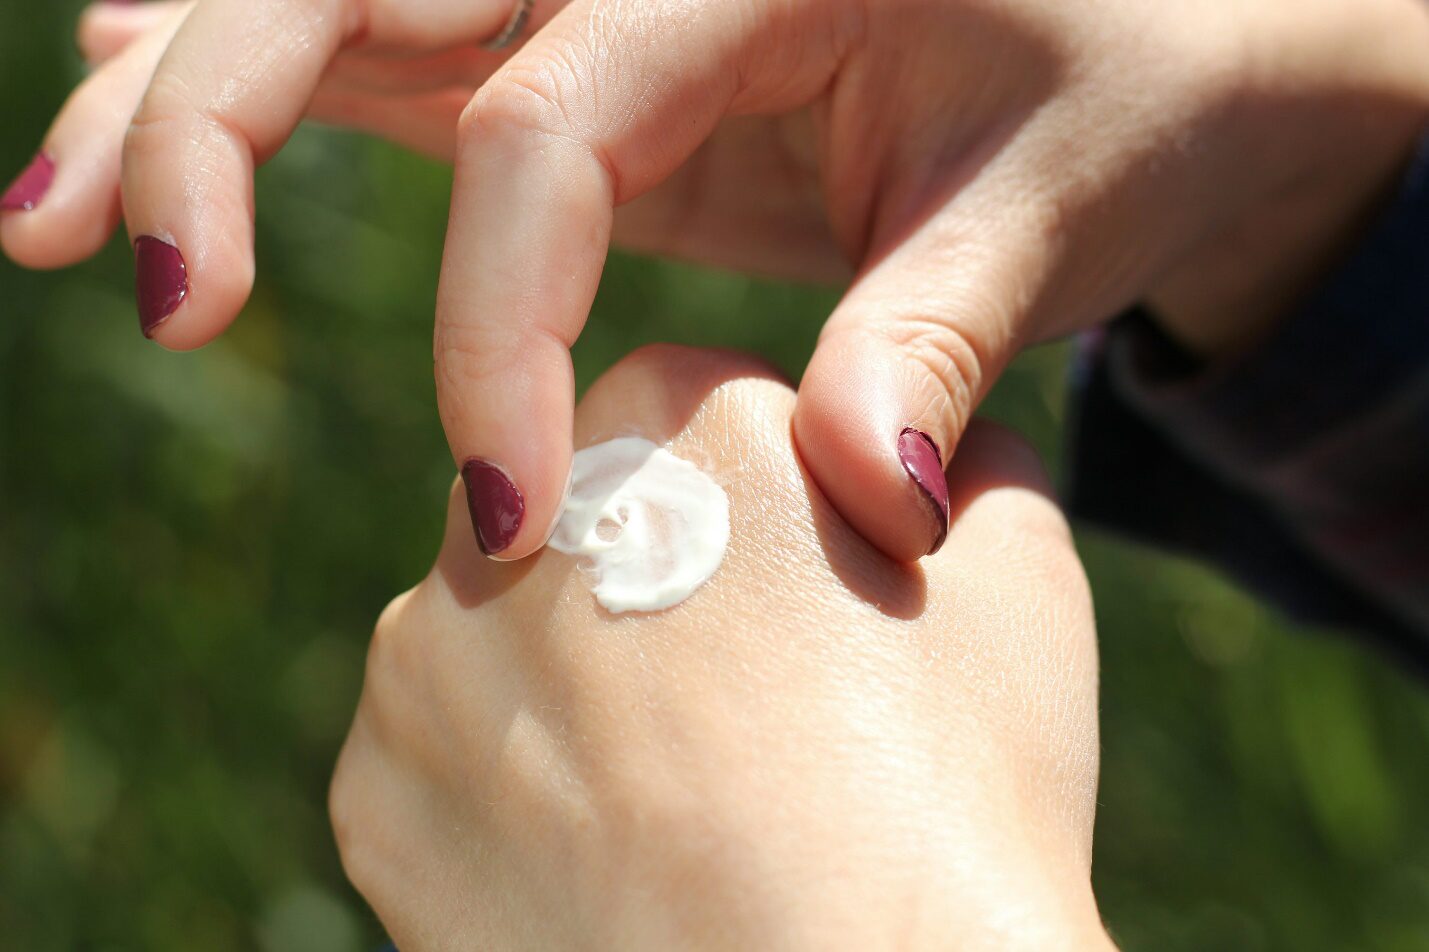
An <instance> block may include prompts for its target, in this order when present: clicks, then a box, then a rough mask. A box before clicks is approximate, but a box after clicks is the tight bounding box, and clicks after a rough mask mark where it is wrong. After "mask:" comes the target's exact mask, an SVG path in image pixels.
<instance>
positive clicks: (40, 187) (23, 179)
mask: <svg viewBox="0 0 1429 952" xmlns="http://www.w3.org/2000/svg"><path fill="white" fill-rule="evenodd" d="M54 180H55V163H54V160H52V159H51V158H50V157H49V156H48V155H45V154H44V153H43V152H41V153H40V154H39V155H37V156H35V157H34V158H33V159H32V160H31V161H30V164H29V165H28V166H26V167H25V171H23V172H21V173H20V177H19V178H17V179H15V181H14V182H13V183H12V184H11V185H10V187H9V188H7V189H6V190H5V194H4V195H3V196H0V209H4V210H5V211H7V212H28V211H34V208H35V206H36V205H38V204H40V199H42V198H44V197H45V193H46V192H48V191H49V190H50V183H51V182H53V181H54Z"/></svg>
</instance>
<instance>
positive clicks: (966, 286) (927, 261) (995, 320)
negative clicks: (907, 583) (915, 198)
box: [794, 203, 1052, 562]
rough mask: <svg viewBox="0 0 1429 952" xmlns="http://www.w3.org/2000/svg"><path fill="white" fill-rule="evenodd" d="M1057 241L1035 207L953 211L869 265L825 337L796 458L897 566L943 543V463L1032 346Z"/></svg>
mask: <svg viewBox="0 0 1429 952" xmlns="http://www.w3.org/2000/svg"><path fill="white" fill-rule="evenodd" d="M954 204H955V205H956V204H957V203H954ZM972 221H976V225H975V227H974V226H970V222H972ZM1048 234H1049V231H1048V229H1047V228H1046V227H1045V224H1044V225H1039V224H1038V216H1037V215H1036V214H1035V213H1033V212H1031V211H1030V210H1028V211H1025V212H1019V211H1018V210H1017V209H1011V210H1009V209H1008V208H1006V207H1003V208H1000V209H999V210H998V213H997V215H996V216H990V215H989V216H983V215H975V216H969V215H967V214H966V213H963V212H957V211H955V210H954V209H953V208H952V207H950V208H948V209H945V210H944V211H942V212H940V213H939V214H937V215H935V216H934V217H933V218H931V219H929V220H927V221H925V222H924V223H923V224H922V225H921V226H919V227H918V228H917V229H916V230H915V231H914V232H913V234H912V235H911V236H910V237H908V238H907V240H905V241H903V242H902V243H900V244H898V245H897V246H896V247H894V248H893V250H892V251H890V252H888V253H886V254H885V255H884V256H883V257H882V258H881V259H879V260H877V261H876V262H874V263H872V264H871V265H869V266H867V267H866V268H865V269H864V271H863V273H862V274H861V275H860V277H859V279H858V281H857V282H856V283H855V284H854V286H853V287H852V288H851V290H850V291H849V293H848V294H847V296H846V297H845V298H844V300H843V301H842V302H841V303H840V304H839V306H838V308H837V309H836V310H835V311H834V313H833V315H832V316H831V317H830V319H829V322H828V324H827V325H825V327H824V330H823V333H822V334H821V335H820V338H819V345H818V347H817V349H816V350H815V352H814V356H813V359H812V360H811V361H810V363H809V367H808V369H807V371H806V372H805V375H804V379H803V381H802V382H801V384H800V386H799V399H798V405H797V408H796V410H795V414H794V435H795V439H796V441H797V443H798V447H799V453H800V456H801V457H802V458H803V461H804V465H805V466H806V467H808V469H809V472H810V474H811V475H812V476H813V478H814V481H815V482H816V483H817V484H818V486H819V488H820V490H821V491H822V492H823V493H824V495H826V496H827V497H828V498H829V500H830V501H831V502H832V503H833V505H834V507H835V508H836V509H838V511H839V513H840V514H841V515H842V516H843V517H844V519H845V520H847V521H848V523H849V524H850V525H852V526H853V527H854V529H855V530H857V531H858V532H859V533H860V534H861V535H863V537H864V538H866V539H868V540H869V541H870V542H872V543H873V544H874V545H875V546H877V547H878V548H879V549H881V550H882V551H883V552H884V553H885V554H887V555H888V556H890V557H892V558H895V559H898V560H900V561H907V562H911V561H914V560H916V559H919V558H921V557H922V556H924V555H928V554H931V553H933V552H936V551H937V550H938V549H939V548H940V547H941V546H942V544H943V540H944V538H945V537H946V535H947V531H948V523H949V517H950V512H949V504H948V487H947V482H946V480H945V478H944V468H945V466H946V465H947V464H948V462H949V460H950V459H951V457H952V454H953V452H954V450H955V449H956V447H957V444H958V440H959V438H960V437H961V436H962V434H963V432H964V430H965V429H966V428H967V426H968V423H969V421H970V419H971V417H972V414H973V411H974V409H975V408H976V407H977V405H978V403H979V402H980V401H981V400H982V397H983V396H984V394H985V393H986V392H987V391H988V389H990V387H991V386H992V384H993V383H994V382H995V381H996V379H997V377H998V376H999V375H1000V374H1001V372H1002V370H1003V368H1004V367H1005V366H1006V365H1007V363H1008V361H1009V360H1010V359H1011V358H1012V356H1013V355H1014V354H1015V352H1016V349H1017V347H1018V346H1019V345H1020V343H1021V341H1022V339H1023V333H1022V330H1023V327H1024V326H1025V324H1026V316H1027V314H1028V313H1029V311H1030V308H1031V303H1032V301H1033V300H1034V299H1035V298H1036V296H1037V294H1038V292H1039V290H1040V289H1041V288H1042V287H1044V286H1045V275H1046V274H1047V266H1048V262H1049V261H1050V259H1051V257H1052V255H1051V253H1050V252H1051V249H1050V247H1049V239H1048Z"/></svg>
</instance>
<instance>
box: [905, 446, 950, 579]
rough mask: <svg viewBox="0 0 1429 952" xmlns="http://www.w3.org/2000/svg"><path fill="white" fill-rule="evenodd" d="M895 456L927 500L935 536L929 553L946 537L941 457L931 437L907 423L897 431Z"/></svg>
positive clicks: (936, 548)
mask: <svg viewBox="0 0 1429 952" xmlns="http://www.w3.org/2000/svg"><path fill="white" fill-rule="evenodd" d="M898 458H899V459H900V460H902V461H903V468H904V469H905V470H907V471H908V475H909V476H912V477H913V482H915V483H917V484H918V490H919V491H920V492H921V493H922V494H923V498H924V499H926V500H928V505H929V506H930V507H931V508H930V514H931V515H932V517H933V520H934V521H935V522H936V523H937V528H936V537H935V538H934V539H933V545H932V547H931V548H930V549H928V554H929V555H932V554H933V553H934V552H937V551H938V550H939V549H941V548H942V547H943V542H944V541H945V540H946V539H947V538H948V478H947V477H946V476H945V475H944V474H943V456H942V454H941V453H939V452H938V444H936V443H934V442H933V440H932V437H930V436H928V434H926V433H924V432H922V431H921V430H915V429H913V428H912V427H911V426H910V427H905V428H904V429H903V432H902V433H900V434H898Z"/></svg>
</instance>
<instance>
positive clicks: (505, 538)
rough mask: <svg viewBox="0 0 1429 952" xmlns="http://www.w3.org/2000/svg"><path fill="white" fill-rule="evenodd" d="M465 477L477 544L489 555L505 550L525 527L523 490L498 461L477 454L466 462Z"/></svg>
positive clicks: (462, 470)
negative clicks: (481, 457)
mask: <svg viewBox="0 0 1429 952" xmlns="http://www.w3.org/2000/svg"><path fill="white" fill-rule="evenodd" d="M461 479H462V482H463V483H465V484H466V505H467V508H468V509H469V510H471V527H472V529H473V530H474V531H475V532H476V543H477V545H479V546H481V551H482V552H484V553H486V554H487V555H497V554H498V553H500V552H504V551H505V550H506V549H507V548H508V547H509V546H510V545H511V543H512V542H513V541H515V539H516V533H517V532H519V531H521V520H522V518H523V517H524V516H525V515H526V500H525V499H524V498H522V496H521V490H519V489H517V488H516V484H515V483H513V482H511V480H510V479H508V478H507V476H506V474H505V473H504V472H502V471H501V469H500V468H498V467H497V466H496V464H494V463H491V462H488V461H487V460H484V459H479V458H475V457H473V458H472V459H469V460H467V461H466V463H465V464H463V465H462V468H461Z"/></svg>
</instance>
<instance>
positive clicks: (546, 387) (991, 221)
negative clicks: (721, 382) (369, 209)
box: [0, 0, 1429, 560]
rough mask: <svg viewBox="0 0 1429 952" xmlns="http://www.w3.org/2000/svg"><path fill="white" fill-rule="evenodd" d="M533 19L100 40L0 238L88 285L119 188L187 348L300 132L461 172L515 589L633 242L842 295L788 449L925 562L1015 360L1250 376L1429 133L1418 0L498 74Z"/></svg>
mask: <svg viewBox="0 0 1429 952" xmlns="http://www.w3.org/2000/svg"><path fill="white" fill-rule="evenodd" d="M509 12H510V5H509V0H460V2H457V0H424V2H420V3H413V2H410V0H364V2H358V0H304V2H301V3H299V2H295V0H258V2H254V0H202V2H201V3H200V4H198V5H197V6H196V7H188V6H183V5H168V4H157V5H154V8H153V9H148V8H145V7H143V6H140V7H115V6H113V5H110V4H101V5H99V6H98V7H96V8H92V9H91V10H90V11H89V12H88V13H87V14H86V17H85V20H84V23H83V24H82V28H81V40H82V43H83V45H84V46H85V48H86V49H87V51H88V52H89V55H90V56H91V57H92V58H94V59H96V60H101V59H104V58H105V57H112V59H110V60H109V62H108V63H107V64H106V66H105V67H104V68H103V69H102V70H100V71H99V72H98V73H97V74H96V75H95V76H94V77H93V78H92V79H91V80H90V81H89V82H87V83H86V84H85V86H84V87H82V88H81V89H80V90H79V91H78V92H77V93H76V95H75V97H74V98H73V99H72V100H71V102H70V103H69V104H68V105H67V106H66V108H65V110H64V112H63V113H62V115H61V117H60V118H59V120H58V121H57V123H56V125H55V126H54V128H53V129H52V130H51V132H50V135H49V136H48V138H47V140H46V142H45V143H44V148H45V151H46V152H47V153H48V154H50V155H51V156H53V157H54V158H55V160H56V163H57V172H56V180H55V182H54V185H53V187H52V189H51V192H50V193H49V194H48V195H47V196H46V198H45V200H44V202H42V203H41V204H40V206H39V207H37V208H36V209H34V210H32V211H28V212H24V213H12V214H6V215H5V216H4V220H3V221H0V241H3V244H4V247H5V249H6V251H7V252H8V253H9V254H10V255H12V256H13V257H14V258H15V259H16V260H17V261H20V262H22V263H26V264H31V265H34V266H37V267H48V266H57V265H61V264H66V263H69V262H71V261H74V260H78V259H79V258H81V257H84V256H85V255H87V254H89V253H91V252H92V251H94V250H95V249H96V248H97V247H98V245H99V244H100V242H102V240H103V238H104V236H105V235H106V234H107V233H108V232H109V231H110V230H111V229H112V228H113V227H114V224H115V222H116V221H117V218H118V209H119V207H120V205H119V198H120V194H121V191H122V196H123V207H124V208H125V209H126V212H127V216H128V218H127V224H128V228H129V231H130V235H131V238H132V237H139V236H141V235H153V236H155V237H157V238H159V239H161V240H163V241H170V242H174V243H176V244H177V246H178V247H179V248H180V249H181V251H182V254H183V256H184V258H185V260H186V261H187V263H188V267H189V270H188V277H189V280H190V293H189V295H188V297H187V298H186V299H185V300H184V302H183V304H182V305H181V306H180V307H179V308H178V310H177V311H176V312H175V313H174V314H173V315H171V316H170V317H169V318H168V319H167V320H166V321H165V322H164V323H163V325H162V326H160V327H158V328H157V330H156V333H155V338H156V340H157V341H158V342H159V343H161V344H163V345H164V346H167V347H174V348H188V347H195V346H198V345H200V344H202V343H204V342H205V341H207V340H209V339H210V338H212V337H213V336H215V335H216V334H218V333H220V332H221V331H222V329H223V328H224V327H225V326H226V325H227V324H228V323H229V322H230V321H231V320H232V319H233V317H234V316H235V315H236V314H237V313H238V311H239V309H240V308H241V306H242V304H243V302H244V300H245V299H246V298H247V295H248V292H249V289H250V287H251V284H252V281H253V257H252V250H251V247H250V245H251V241H252V215H253V208H252V171H253V167H254V165H255V164H256V163H257V162H261V161H262V160H264V159H265V158H267V157H268V156H269V155H271V154H272V153H273V152H274V151H276V150H277V149H278V148H279V147H281V145H282V143H283V141H284V140H285V139H286V137H287V135H288V134H289V132H290V131H291V129H292V128H293V126H294V125H295V124H296V123H297V122H298V121H299V119H300V118H301V117H302V116H303V114H304V113H305V111H306V112H307V113H309V114H311V115H314V116H317V117H318V118H322V119H326V120H328V121H333V122H339V123H344V124H348V125H354V126H357V127H359V128H364V129H368V130H370V131H373V132H376V133H378V134H381V135H386V136H389V137H391V138H393V139H396V140H398V141H401V142H405V143H408V144H410V145H412V146H414V147H416V148H419V149H422V150H423V151H426V152H429V153H431V154H435V155H441V156H445V157H448V158H451V159H452V160H453V161H454V162H455V165H456V179H455V189H454V193H453V203H452V213H453V214H452V221H451V227H450V230H449V234H448V246H447V255H446V266H445V267H444V270H443V275H442V281H441V288H440V293H439V302H438V313H437V315H436V317H437V331H436V349H435V357H436V369H437V374H436V376H437V394H438V401H439V405H440V409H441V414H442V419H443V423H444V425H445V427H446V431H447V434H448V437H449V439H450V443H451V447H452V452H453V458H454V460H455V461H456V463H457V464H458V466H460V465H462V464H464V463H465V462H466V461H467V460H469V459H472V458H479V459H483V460H488V461H491V462H492V463H493V464H495V465H497V466H498V467H499V468H500V470H501V471H502V472H503V473H504V474H506V475H507V476H509V478H510V479H511V480H512V482H513V484H514V485H515V486H516V487H517V489H518V491H519V492H520V494H521V497H522V500H523V505H524V520H523V522H522V525H521V526H520V528H519V530H518V531H517V532H516V534H515V535H514V536H513V539H512V541H511V543H510V545H509V546H508V547H506V548H504V549H503V550H502V551H501V552H500V553H499V555H500V557H501V558H519V557H523V556H526V555H528V554H530V553H531V552H533V551H535V550H536V549H537V548H538V547H539V546H540V544H541V543H542V542H543V541H544V539H545V536H546V533H547V532H548V530H549V527H550V526H551V525H552V524H553V523H554V520H555V518H556V516H557V515H558V509H559V505H560V500H561V497H562V491H563V490H564V487H565V483H566V476H567V473H568V471H569V465H570V455H571V446H572V443H571V433H572V430H571V423H572V416H571V413H572V403H573V385H572V375H571V368H570V361H569V356H568V353H567V348H568V346H569V344H570V343H571V341H572V340H574V338H575V337H576V335H577V334H578V333H579V332H580V329H581V325H582V323H583V322H584V321H585V319H586V315H587V313H588V308H589V304H590V300H591V297H592V295H593V294H594V292H595V287H596V284H597V281H598V278H599V274H600V270H601V267H602V264H603V262H604V258H605V253H606V248H607V245H608V243H609V242H610V241H611V240H615V241H619V242H622V243H624V244H626V245H628V246H630V247H633V248H636V249H642V250H648V251H655V252H659V253H663V254H672V255H678V256H682V257H687V258H693V259H696V260H699V261H704V262H708V263H712V264H718V265H725V266H732V267H738V268H746V269H750V270H758V271H763V272H771V273H775V274H779V275H782V276H788V277H800V278H816V279H831V280H849V281H850V284H849V290H848V294H847V296H846V297H845V299H844V300H843V302H842V303H841V304H840V306H839V307H838V308H837V309H836V310H835V312H834V313H833V314H832V315H831V316H830V319H829V321H828V324H827V326H826V329H825V332H824V334H823V337H822V340H821V342H820V346H819V348H818V351H817V353H816V355H815V357H814V359H813V361H812V363H811V364H810V366H809V368H808V370H807V373H806V375H805V377H804V379H803V381H802V382H801V384H800V389H799V399H798V409H797V411H796V413H795V421H794V426H795V434H796V438H797V444H798V447H799V450H800V453H801V457H802V459H803V460H804V462H805V464H806V466H807V467H808V469H809V472H810V473H811V474H812V476H813V477H814V479H815V481H816V482H817V483H818V485H819V487H820V489H821V490H822V491H823V492H824V493H825V494H826V495H827V497H828V498H829V499H830V501H831V502H832V503H833V504H834V506H835V507H836V508H837V509H838V511H839V512H840V514H841V515H842V516H843V517H844V518H845V519H846V520H847V521H848V522H849V523H850V524H851V525H853V526H854V527H856V528H857V529H858V530H859V532H861V533H862V534H863V535H864V536H865V537H866V538H868V539H869V540H870V541H872V542H873V543H874V544H875V545H877V546H878V547H879V548H880V549H881V550H882V551H884V552H885V553H887V554H888V555H890V556H892V557H894V558H897V559H902V560H912V559H916V558H918V557H920V556H922V555H923V554H924V553H925V552H927V551H928V550H929V549H930V548H931V547H932V545H933V544H934V541H935V540H936V539H937V538H938V536H939V534H940V532H941V526H939V525H938V524H937V521H936V519H935V518H934V517H933V514H934V513H935V508H930V507H929V506H928V505H927V500H926V495H925V494H924V493H923V492H922V491H921V490H920V489H919V487H918V486H917V484H916V483H915V482H914V481H913V480H912V479H910V477H909V474H908V472H907V471H906V470H905V468H904V466H903V465H902V464H901V461H900V459H899V455H898V442H899V438H900V434H901V433H902V431H903V430H904V428H905V427H910V426H911V427H914V428H916V429H917V430H919V431H921V432H923V433H926V434H928V435H929V437H930V438H931V439H932V441H933V442H934V444H935V445H936V446H937V448H938V450H939V451H940V453H941V455H942V458H943V459H944V460H949V459H951V458H952V457H953V455H954V452H955V450H956V447H957V444H958V442H959V440H960V439H961V435H962V432H963V430H964V428H965V426H966V425H967V421H968V420H969V419H970V417H971V413H972V411H973V408H974V407H975V406H976V404H977V403H978V401H979V400H980V399H981V398H982V396H983V395H984V394H985V393H986V392H987V390H988V389H989V388H990V387H991V386H992V384H993V382H994V381H995V380H996V379H997V377H998V374H999V373H1000V372H1001V370H1002V368H1003V367H1004V366H1005V365H1006V363H1007V362H1008V360H1010V359H1011V357H1012V356H1013V355H1014V354H1015V353H1016V352H1017V350H1018V349H1020V348H1021V347H1022V346H1024V345H1026V344H1028V343H1030V342H1034V341H1037V340H1042V339H1045V338H1048V337H1053V336H1056V335H1059V334H1064V333H1066V332H1068V331H1070V330H1073V329H1076V328H1080V327H1084V326H1087V325H1088V324H1091V323H1094V322H1096V321H1099V320H1102V319H1105V318H1106V317H1108V316H1110V315H1112V314H1114V313H1116V312H1117V311H1119V310H1120V309H1121V308H1123V307H1125V306H1126V305H1128V304H1130V303H1132V302H1134V301H1138V300H1149V301H1150V302H1151V303H1153V304H1154V305H1155V307H1156V309H1157V311H1158V313H1159V314H1160V315H1161V316H1162V318H1163V320H1164V321H1165V323H1166V325H1167V327H1168V329H1169V330H1170V331H1171V332H1172V333H1173V334H1175V335H1176V336H1177V337H1179V338H1180V339H1182V340H1183V341H1184V342H1186V343H1187V344H1188V345H1190V346H1192V347H1194V348H1196V349H1198V350H1201V351H1203V352H1205V353H1207V354H1212V355H1214V354H1219V353H1223V352H1227V351H1234V350H1236V349H1239V348H1242V347H1245V346H1247V345H1249V344H1251V343H1253V342H1254V341H1255V339H1257V338H1258V337H1259V336H1260V335H1261V334H1262V333H1264V331H1265V329H1266V328H1267V327H1268V326H1269V325H1271V324H1272V323H1273V322H1274V321H1275V319H1276V318H1277V317H1278V316H1279V315H1280V314H1282V313H1283V312H1284V311H1285V309H1286V308H1287V307H1289V306H1291V305H1292V304H1293V303H1294V302H1295V300H1296V299H1297V297H1298V296H1299V295H1300V294H1301V293H1302V292H1303V291H1304V289H1305V288H1306V287H1307V285H1308V284H1309V283H1310V282H1311V281H1313V280H1314V278H1315V276H1316V275H1318V274H1320V273H1321V272H1322V271H1323V270H1324V269H1325V268H1326V267H1327V266H1329V265H1330V264H1331V263H1332V262H1333V261H1334V260H1335V256H1336V255H1337V254H1339V253H1340V252H1341V251H1342V250H1343V249H1344V248H1345V247H1346V245H1347V244H1348V243H1350V242H1352V241H1353V239H1354V236H1355V235H1356V233H1357V231H1358V229H1359V228H1360V226H1361V224H1362V223H1363V221H1364V220H1365V218H1366V216H1367V215H1368V214H1370V213H1371V212H1372V211H1373V209H1374V207H1375V205H1376V202H1377V201H1378V199H1379V197H1380V196H1381V195H1382V193H1383V192H1384V190H1385V189H1386V187H1387V186H1388V185H1389V184H1390V183H1392V182H1393V180H1394V178H1395V175H1396V173H1397V171H1398V169H1399V168H1400V166H1401V164H1402V162H1403V160H1404V158H1405V156H1406V154H1407V152H1408V149H1409V147H1410V144H1411V142H1412V140H1413V139H1414V138H1415V136H1416V135H1417V133H1418V131H1419V130H1420V128H1421V126H1422V124H1423V123H1424V121H1425V119H1426V116H1429V8H1426V6H1425V5H1424V4H1423V3H1422V2H1421V0H1312V2H1308V3H1307V2H1303V0H1265V2H1261V3H1254V4H1250V3H1245V2H1243V0H1207V2H1203V3H1195V4H1162V3H1146V2H1144V0H1095V2H1094V0H1073V2H1068V0H679V2H668V3H660V4H648V3H640V2H627V0H574V2H572V3H571V4H570V5H569V6H565V7H562V6H561V3H560V2H559V0H542V2H540V3H538V4H537V6H536V16H535V18H534V20H533V24H532V31H530V32H528V34H527V35H528V37H529V39H528V40H527V42H526V44H525V46H524V47H522V48H520V49H519V50H515V51H512V52H507V53H503V54H499V55H498V54H491V53H483V52H480V51H479V50H477V49H476V44H477V43H478V42H479V41H480V40H481V39H484V38H486V37H488V36H490V35H492V34H494V33H495V32H497V31H498V30H499V29H500V28H501V26H502V25H503V24H504V23H505V22H506V18H507V16H508V14H509ZM136 37H137V38H136ZM156 66H157V70H156ZM151 76H152V79H151ZM478 87H479V88H478ZM131 117H132V120H131ZM121 169H122V174H121ZM617 209H618V212H617V211H616V210H617ZM530 420H540V421H542V426H540V427H538V428H532V427H530V426H529V425H528V421H530Z"/></svg>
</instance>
